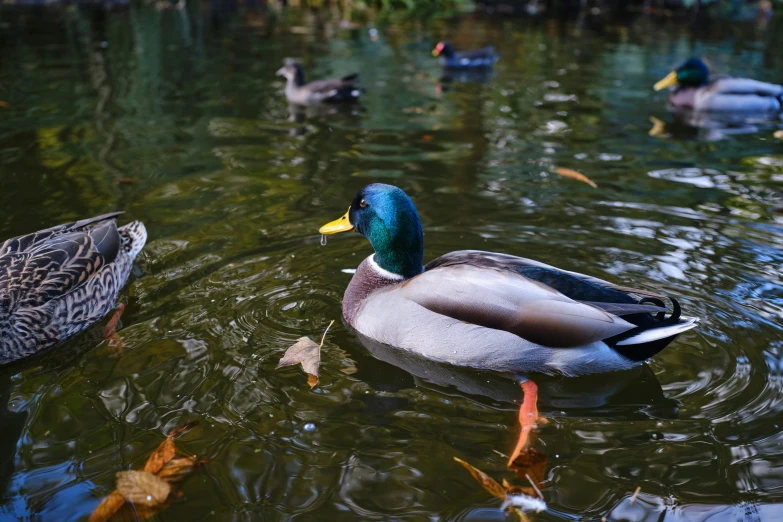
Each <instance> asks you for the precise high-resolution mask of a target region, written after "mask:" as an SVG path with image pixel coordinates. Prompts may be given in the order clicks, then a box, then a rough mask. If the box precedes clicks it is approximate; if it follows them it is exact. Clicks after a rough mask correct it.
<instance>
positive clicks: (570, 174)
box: [554, 167, 598, 188]
mask: <svg viewBox="0 0 783 522" xmlns="http://www.w3.org/2000/svg"><path fill="white" fill-rule="evenodd" d="M554 172H555V174H557V175H558V176H563V177H564V178H571V179H575V180H577V181H581V182H582V183H587V184H588V185H590V186H591V187H593V188H597V187H598V185H596V184H595V182H594V181H593V180H591V179H590V178H588V177H587V176H585V175H584V174H582V173H581V172H577V171H575V170H572V169H564V168H562V167H558V168H556V169H555V171H554Z"/></svg>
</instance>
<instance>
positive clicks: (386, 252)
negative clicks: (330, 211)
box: [319, 183, 424, 278]
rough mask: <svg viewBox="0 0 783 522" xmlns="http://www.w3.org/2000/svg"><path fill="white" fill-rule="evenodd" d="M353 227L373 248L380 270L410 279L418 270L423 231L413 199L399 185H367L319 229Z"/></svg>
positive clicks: (333, 230)
mask: <svg viewBox="0 0 783 522" xmlns="http://www.w3.org/2000/svg"><path fill="white" fill-rule="evenodd" d="M351 230H356V231H357V232H358V233H360V234H361V235H363V236H364V237H366V238H367V239H368V240H369V241H370V243H371V244H372V247H373V248H374V249H375V257H374V260H375V262H376V263H377V264H378V266H380V267H381V268H383V269H384V270H387V271H389V272H392V273H394V274H398V275H401V276H403V277H405V278H410V277H413V276H415V275H418V274H420V273H421V271H422V264H423V260H424V232H423V231H422V228H421V220H420V219H419V213H418V212H417V211H416V207H415V206H414V205H413V201H411V198H409V197H408V195H407V194H406V193H405V192H404V191H403V190H402V189H400V188H398V187H395V186H392V185H384V184H382V183H374V184H372V185H367V186H366V187H364V188H363V189H361V190H360V191H359V192H358V193H357V194H356V197H354V198H353V201H352V202H351V206H350V207H349V208H348V212H346V213H345V215H344V216H342V217H341V218H339V219H336V220H334V221H332V222H330V223H327V224H326V225H324V226H322V227H321V228H320V230H319V232H321V234H338V233H340V232H349V231H351Z"/></svg>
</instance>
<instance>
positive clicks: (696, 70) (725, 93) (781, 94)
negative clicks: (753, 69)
mask: <svg viewBox="0 0 783 522" xmlns="http://www.w3.org/2000/svg"><path fill="white" fill-rule="evenodd" d="M672 86H675V88H674V89H672V91H671V93H670V94H669V103H671V104H672V106H674V107H676V108H680V109H691V110H694V111H737V112H740V111H741V112H776V111H779V110H780V109H781V106H782V104H783V86H781V85H775V84H774V83H766V82H760V81H757V80H750V79H748V78H734V77H731V76H718V77H715V78H712V79H710V70H709V68H708V67H707V64H705V63H704V62H703V61H702V60H700V59H699V58H690V59H688V60H686V61H685V62H683V63H682V64H681V65H680V66H679V67H677V68H676V69H675V70H673V71H672V72H670V73H669V74H668V75H666V77H664V78H663V79H662V80H660V81H659V82H658V83H656V84H655V85H654V86H653V89H655V90H656V91H660V90H662V89H665V88H667V87H672Z"/></svg>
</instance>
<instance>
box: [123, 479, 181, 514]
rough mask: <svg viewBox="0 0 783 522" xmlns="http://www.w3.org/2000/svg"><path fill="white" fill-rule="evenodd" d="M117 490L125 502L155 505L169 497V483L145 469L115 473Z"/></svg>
mask: <svg viewBox="0 0 783 522" xmlns="http://www.w3.org/2000/svg"><path fill="white" fill-rule="evenodd" d="M117 491H118V492H119V493H120V495H122V498H124V499H125V501H126V502H132V503H133V504H137V505H139V506H146V507H156V506H160V505H161V504H163V503H164V502H166V499H168V498H169V493H171V485H170V484H169V483H168V482H166V481H165V480H163V479H162V478H160V477H157V476H155V475H153V474H152V473H149V472H147V471H135V470H131V471H120V472H119V473H117Z"/></svg>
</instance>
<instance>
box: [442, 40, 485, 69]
mask: <svg viewBox="0 0 783 522" xmlns="http://www.w3.org/2000/svg"><path fill="white" fill-rule="evenodd" d="M432 56H435V57H436V58H437V57H440V63H441V65H443V67H447V68H450V69H481V68H487V67H492V66H493V65H495V62H497V61H498V59H499V58H500V55H498V54H497V53H496V52H495V48H494V47H491V46H490V47H485V48H483V49H477V50H475V51H459V52H458V51H455V50H454V48H453V47H452V46H451V44H450V43H448V42H438V44H437V45H436V46H435V48H434V49H433V50H432Z"/></svg>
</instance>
